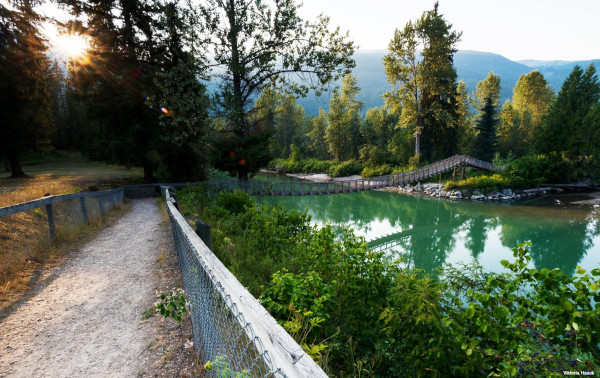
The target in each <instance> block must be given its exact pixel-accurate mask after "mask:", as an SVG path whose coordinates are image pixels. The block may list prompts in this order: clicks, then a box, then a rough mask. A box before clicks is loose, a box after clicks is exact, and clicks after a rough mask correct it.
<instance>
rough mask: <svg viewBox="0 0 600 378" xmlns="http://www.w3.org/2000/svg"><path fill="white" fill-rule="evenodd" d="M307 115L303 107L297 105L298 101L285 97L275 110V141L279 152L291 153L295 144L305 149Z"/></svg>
mask: <svg viewBox="0 0 600 378" xmlns="http://www.w3.org/2000/svg"><path fill="white" fill-rule="evenodd" d="M305 120H306V113H305V112H304V108H303V107H302V105H299V104H296V99H295V98H294V97H293V96H290V95H283V96H281V98H280V100H279V105H278V106H277V107H276V108H275V135H274V136H275V141H276V143H277V147H278V152H279V154H280V155H281V153H282V151H290V146H291V145H292V144H294V145H295V146H296V147H297V148H299V147H302V148H305V147H304V136H305V134H306V130H305V129H304V128H305V123H306V122H305Z"/></svg>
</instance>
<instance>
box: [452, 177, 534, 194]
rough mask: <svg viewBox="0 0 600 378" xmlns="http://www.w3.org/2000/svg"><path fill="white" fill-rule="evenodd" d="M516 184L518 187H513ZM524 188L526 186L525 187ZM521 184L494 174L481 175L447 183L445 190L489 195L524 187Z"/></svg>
mask: <svg viewBox="0 0 600 378" xmlns="http://www.w3.org/2000/svg"><path fill="white" fill-rule="evenodd" d="M515 184H518V185H515ZM525 186H526V185H525ZM525 186H523V184H522V183H519V182H517V180H515V181H511V180H508V179H507V178H506V177H504V176H501V175H498V174H495V175H492V176H487V175H482V176H474V177H469V178H467V179H466V180H461V181H448V182H447V183H446V187H445V188H446V190H455V189H457V190H464V189H467V190H475V189H477V190H480V191H482V192H483V193H489V192H492V191H497V190H500V189H504V188H515V189H517V188H522V187H525Z"/></svg>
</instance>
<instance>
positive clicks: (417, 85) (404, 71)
mask: <svg viewBox="0 0 600 378" xmlns="http://www.w3.org/2000/svg"><path fill="white" fill-rule="evenodd" d="M417 33H418V26H417V25H415V24H413V23H412V22H410V21H409V22H408V23H407V24H406V25H405V26H404V29H403V30H402V31H400V30H398V29H396V31H395V32H394V38H393V39H392V40H391V41H390V43H389V46H388V49H389V51H390V52H389V54H387V55H386V56H384V58H383V65H384V67H385V75H386V78H387V81H388V83H390V84H391V85H392V86H393V87H394V88H393V89H392V90H390V91H388V92H387V93H385V94H384V95H383V97H384V98H385V104H386V107H387V108H388V109H390V111H391V112H394V113H396V114H399V115H400V117H399V122H398V126H399V127H404V128H408V129H410V130H411V131H412V133H413V134H414V136H415V156H420V154H421V133H422V132H423V123H422V122H423V115H422V110H421V91H422V89H423V88H422V87H423V85H424V84H423V82H422V81H423V77H422V74H421V70H422V65H421V63H420V62H419V61H418V56H417V54H418V48H419V44H418V41H417Z"/></svg>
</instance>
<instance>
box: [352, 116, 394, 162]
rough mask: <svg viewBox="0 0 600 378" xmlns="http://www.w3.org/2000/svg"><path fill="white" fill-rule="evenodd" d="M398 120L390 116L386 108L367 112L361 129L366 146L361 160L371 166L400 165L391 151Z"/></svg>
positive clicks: (362, 151) (361, 154) (361, 151)
mask: <svg viewBox="0 0 600 378" xmlns="http://www.w3.org/2000/svg"><path fill="white" fill-rule="evenodd" d="M397 122H398V121H397V118H396V117H395V116H394V115H392V114H390V113H389V112H388V111H387V109H386V108H385V107H380V108H372V109H369V110H367V114H366V115H365V119H364V121H363V123H362V127H361V135H362V138H363V140H364V145H363V147H362V148H361V150H360V159H361V160H362V161H366V162H368V163H369V164H371V165H377V164H384V163H392V162H393V163H399V161H396V159H395V158H396V156H395V155H393V153H392V152H391V151H390V150H389V148H388V147H389V144H390V143H392V144H393V139H394V137H395V134H396V132H395V131H396V130H395V126H396V124H397Z"/></svg>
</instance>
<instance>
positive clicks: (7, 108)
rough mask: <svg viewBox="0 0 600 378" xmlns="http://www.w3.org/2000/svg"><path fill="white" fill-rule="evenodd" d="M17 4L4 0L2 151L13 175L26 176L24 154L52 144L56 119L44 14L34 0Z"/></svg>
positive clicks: (0, 18) (0, 22) (0, 9)
mask: <svg viewBox="0 0 600 378" xmlns="http://www.w3.org/2000/svg"><path fill="white" fill-rule="evenodd" d="M13 5H14V8H13V9H9V8H7V7H5V6H4V5H3V4H0V78H1V79H0V104H2V107H3V111H2V126H1V127H0V156H5V157H6V158H7V159H8V161H9V164H10V169H11V173H12V175H11V176H12V177H21V176H25V172H23V169H22V168H21V164H20V160H19V159H20V156H21V155H22V154H23V153H25V152H27V151H40V150H42V149H44V148H45V147H47V146H48V145H49V142H50V140H49V136H50V134H51V132H52V131H53V127H54V125H53V123H52V112H51V109H50V104H51V99H50V95H49V89H48V83H49V72H50V62H49V60H48V58H47V56H46V50H47V47H46V44H45V41H44V38H43V37H42V34H41V31H40V23H41V18H40V16H39V15H38V14H37V13H36V12H35V11H34V10H33V4H32V3H31V2H30V1H28V0H25V1H21V2H18V3H17V2H15V3H14V4H13Z"/></svg>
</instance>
